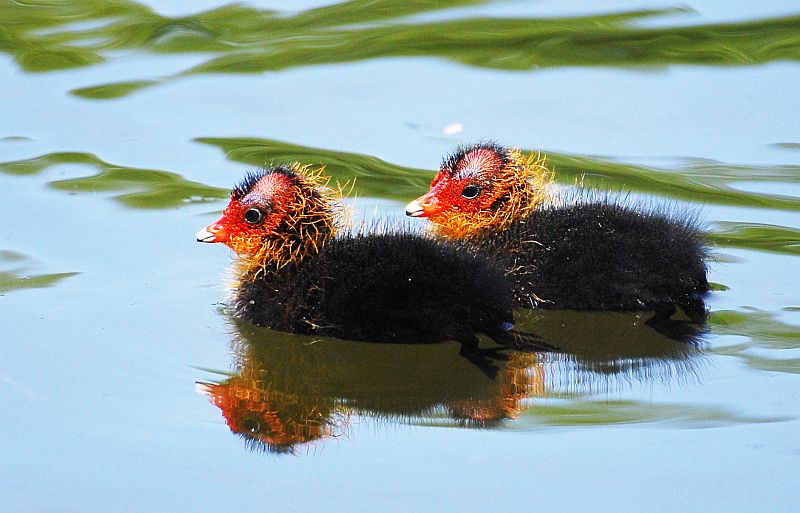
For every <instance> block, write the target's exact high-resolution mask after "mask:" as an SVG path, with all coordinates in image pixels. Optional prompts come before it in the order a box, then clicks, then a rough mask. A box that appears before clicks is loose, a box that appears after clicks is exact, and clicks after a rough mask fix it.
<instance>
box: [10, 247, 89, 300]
mask: <svg viewBox="0 0 800 513" xmlns="http://www.w3.org/2000/svg"><path fill="white" fill-rule="evenodd" d="M0 266H2V268H0V295H3V294H5V293H6V292H10V291H13V290H20V289H41V288H45V287H52V286H53V285H56V284H57V283H58V282H60V281H61V280H63V279H65V278H69V277H71V276H75V275H78V274H80V273H77V272H72V273H53V274H31V273H30V270H31V268H32V267H33V263H32V262H31V259H30V258H28V257H27V256H25V255H23V254H21V253H17V252H15V251H0Z"/></svg>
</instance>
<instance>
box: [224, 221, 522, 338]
mask: <svg viewBox="0 0 800 513" xmlns="http://www.w3.org/2000/svg"><path fill="white" fill-rule="evenodd" d="M512 306H513V294H512V285H511V283H510V282H509V280H508V278H506V277H505V274H504V271H503V270H502V266H500V265H497V264H495V263H494V262H493V261H492V260H491V259H490V257H489V256H487V255H481V254H477V253H476V252H474V251H471V250H469V249H467V248H463V247H462V248H458V247H456V246H455V245H452V244H449V243H447V242H443V241H437V240H433V239H430V238H427V237H424V236H419V235H415V234H411V233H404V232H399V233H380V234H371V235H342V236H340V237H337V238H334V239H331V240H329V241H327V242H326V243H325V244H324V246H323V247H322V248H321V249H320V251H319V253H316V254H311V255H308V256H306V257H305V258H303V260H302V261H301V262H299V263H292V264H289V265H287V266H285V267H283V268H281V269H279V270H274V269H272V270H267V271H266V272H265V271H261V272H260V273H259V274H257V276H256V277H255V278H254V279H248V278H247V277H245V278H244V279H243V280H242V283H241V284H240V285H239V287H238V289H237V290H236V293H235V295H234V298H233V307H234V309H235V311H236V313H237V315H239V316H240V317H242V318H244V319H246V320H248V321H250V322H252V323H254V324H258V325H261V326H266V327H268V328H272V329H276V330H280V331H288V332H292V333H299V334H309V335H312V334H316V335H322V336H331V337H337V338H344V339H350V340H364V341H373V342H390V343H431V342H439V341H443V340H449V339H453V340H458V341H460V342H462V344H466V345H472V344H473V343H474V341H475V335H474V333H475V332H482V333H485V334H487V335H490V336H493V335H497V336H500V335H502V334H504V333H505V330H506V329H507V328H508V327H510V325H511V323H512V322H513V316H512ZM466 345H465V347H466Z"/></svg>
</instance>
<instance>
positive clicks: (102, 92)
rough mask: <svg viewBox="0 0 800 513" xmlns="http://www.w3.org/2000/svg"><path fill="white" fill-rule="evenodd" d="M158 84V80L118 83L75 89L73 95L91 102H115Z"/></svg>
mask: <svg viewBox="0 0 800 513" xmlns="http://www.w3.org/2000/svg"><path fill="white" fill-rule="evenodd" d="M157 83H158V81H157V80H134V81H132V82H118V83H116V84H106V85H100V86H93V87H83V88H81V89H73V90H72V94H74V95H75V96H80V97H81V98H88V99H91V100H113V99H115V98H120V97H123V96H127V95H129V94H130V93H133V92H135V91H138V90H139V89H144V88H146V87H150V86H152V85H155V84H157Z"/></svg>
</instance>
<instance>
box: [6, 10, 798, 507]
mask: <svg viewBox="0 0 800 513" xmlns="http://www.w3.org/2000/svg"><path fill="white" fill-rule="evenodd" d="M144 3H145V4H147V5H151V6H153V7H154V8H155V9H157V10H158V11H159V12H161V13H165V14H169V15H179V14H181V15H183V14H190V13H195V12H197V11H199V10H202V9H207V8H211V7H214V6H218V5H222V4H223V3H222V2H217V1H214V0H204V1H203V2H195V3H192V5H191V6H187V4H185V3H183V2H173V1H169V2H163V1H156V0H153V1H150V2H144ZM251 4H252V5H256V6H259V7H262V8H276V9H283V8H284V7H283V6H282V5H281V4H282V3H280V2H251ZM325 4H326V3H324V2H302V3H297V4H296V5H294V6H293V7H292V8H291V10H295V9H297V10H302V9H304V8H307V7H311V6H312V5H325ZM669 6H672V4H669V3H666V2H656V3H652V4H642V3H641V2H632V1H625V0H615V1H613V2H587V3H568V4H564V3H562V2H553V1H542V2H519V1H509V2H499V3H487V4H485V5H481V6H476V7H463V8H460V9H457V10H453V11H452V12H445V13H437V14H427V15H421V17H420V19H445V18H447V17H448V16H453V17H456V16H461V15H463V14H464V13H475V14H477V13H480V14H494V15H498V16H507V15H514V16H520V15H525V16H556V15H558V16H563V15H575V14H595V13H601V12H609V11H615V10H627V9H633V8H642V7H648V8H649V7H669ZM689 6H690V7H692V8H693V9H694V10H695V13H693V14H686V15H682V16H677V17H669V18H666V19H664V20H660V21H659V22H658V23H665V24H666V23H667V22H668V21H672V22H674V20H676V19H682V20H685V21H683V22H682V23H686V24H691V23H707V22H715V21H729V20H734V21H736V20H743V19H754V18H760V17H767V16H777V15H783V14H790V13H796V12H798V10H800V9H798V6H797V4H796V2H790V1H769V2H763V3H761V4H759V5H758V6H756V5H750V4H749V3H745V2H736V3H733V4H732V3H726V2H708V1H706V2H702V1H699V0H693V1H692V2H691V3H690V4H689ZM1 8H2V6H0V9H1ZM289 12H291V11H289ZM108 56H109V59H108V62H106V63H103V64H99V65H95V66H90V67H86V68H76V69H71V70H67V71H54V72H47V73H28V72H25V71H22V70H21V69H20V68H19V67H18V66H17V64H16V63H15V62H14V61H13V60H12V58H11V57H10V56H9V55H6V54H0V77H1V78H2V84H3V86H4V87H3V90H4V92H5V99H4V101H2V102H0V138H7V139H2V140H0V161H4V162H9V161H14V160H19V159H28V158H33V157H36V156H39V155H42V154H46V153H53V152H59V151H76V152H86V153H93V154H96V155H97V156H99V157H100V158H102V159H103V160H104V161H106V162H110V163H115V164H118V165H124V166H127V167H140V168H146V169H157V170H165V171H170V172H173V173H177V174H179V175H181V176H183V177H184V178H186V179H187V180H191V181H196V182H200V183H203V184H207V185H211V186H215V187H223V188H229V187H230V186H231V185H233V184H234V183H235V182H236V181H237V180H238V179H239V177H240V176H241V175H242V174H243V172H244V171H246V170H247V169H248V166H245V165H242V164H239V163H236V162H233V161H231V160H228V159H227V158H226V156H225V155H224V154H223V153H222V152H220V151H219V150H218V149H216V148H214V147H212V146H208V145H204V144H200V143H197V142H195V141H194V139H195V138H198V137H259V138H265V139H275V140H279V141H286V142H290V143H292V144H298V145H304V146H310V147H315V148H324V149H329V150H336V151H346V152H353V153H358V154H364V155H370V156H374V157H377V158H380V159H382V160H385V161H388V162H391V163H394V164H398V165H403V166H409V167H415V168H422V169H428V170H433V169H435V168H436V167H437V166H438V164H439V162H440V160H441V158H442V155H444V154H445V153H447V152H448V151H451V150H452V149H453V148H454V147H455V146H456V145H458V144H459V143H460V142H468V141H475V140H478V139H482V138H487V137H489V138H493V139H496V140H498V141H500V142H502V143H503V144H508V145H513V146H518V147H521V148H523V149H542V150H544V151H549V152H559V153H568V154H577V155H597V156H603V157H606V158H609V159H612V160H615V161H620V162H629V163H648V162H656V161H657V162H659V163H661V164H663V165H664V166H666V167H668V168H669V167H670V166H673V167H676V168H679V167H680V166H681V165H682V163H683V162H685V159H687V158H691V159H710V160H712V161H715V162H719V163H723V164H730V165H754V166H771V165H799V164H800V151H798V150H797V149H796V148H795V149H792V148H784V147H780V146H777V145H778V144H780V143H800V123H798V121H797V114H798V112H800V95H798V94H797V91H798V85H800V66H798V64H797V62H773V63H770V64H766V65H758V66H739V67H706V66H699V65H693V66H670V67H666V68H660V69H640V68H635V69H633V68H632V69H615V68H590V67H578V66H574V67H560V68H550V69H546V70H531V71H524V72H510V71H498V70H490V69H481V68H474V67H468V66H465V65H461V64H457V63H454V62H450V61H444V60H440V59H436V58H430V57H425V58H412V57H404V58H384V59H376V60H368V61H361V62H355V63H345V64H334V65H321V66H311V67H303V68H296V69H288V70H285V71H281V72H277V73H264V74H252V75H235V74H230V75H224V74H210V75H193V76H187V77H180V78H175V79H172V80H168V81H166V82H165V83H163V84H161V85H158V86H157V87H152V88H148V89H144V90H142V91H139V92H137V93H135V94H132V95H130V96H126V97H123V98H118V99H114V100H109V101H96V100H86V99H81V98H79V97H76V96H73V95H70V94H68V92H69V91H70V90H73V89H75V88H80V87H87V86H91V85H97V84H101V83H108V82H118V81H124V80H134V79H142V78H153V77H161V76H171V75H173V74H174V73H177V72H179V71H181V70H185V69H187V68H189V67H190V66H192V65H195V64H198V63H201V62H203V61H205V60H206V57H207V56H205V55H192V54H172V55H158V54H151V53H144V52H132V51H117V52H114V51H112V52H110V53H109V54H108ZM454 125H463V129H461V130H457V129H454V128H452V127H453V126H454ZM447 127H451V128H449V129H448V128H447ZM453 130H456V133H451V132H452V131H453ZM96 172H97V171H96V170H94V169H92V168H90V167H88V166H85V165H79V164H62V165H56V166H53V167H50V168H48V169H46V170H45V171H43V172H41V173H39V174H35V175H29V176H15V175H11V174H4V173H0V191H2V193H0V194H2V201H1V202H0V213H1V214H2V215H1V216H0V219H2V226H3V227H2V230H0V250H6V251H13V252H14V254H15V255H17V257H14V258H11V257H9V256H8V255H7V258H5V259H0V272H9V273H11V274H14V275H15V276H17V277H18V278H19V279H20V280H21V281H20V283H24V279H25V278H26V277H34V276H38V275H43V274H57V273H77V274H75V275H71V276H64V277H63V278H61V279H58V280H57V281H55V282H54V283H53V284H52V285H51V286H49V287H47V288H27V287H25V286H22V285H20V287H18V288H13V289H10V290H4V289H1V288H0V322H2V327H3V330H2V336H0V341H2V343H0V439H2V440H3V441H2V443H0V475H2V476H3V477H2V478H1V479H0V497H2V498H1V499H0V511H8V512H12V511H13V512H62V511H63V512H67V511H76V512H77V511H80V512H92V511H98V512H100V511H119V512H128V511H130V512H134V511H137V512H138V511H153V512H155V511H187V512H188V511H191V512H202V511H209V512H210V511H231V510H236V509H245V508H247V509H256V510H270V511H281V512H295V511H296V512H306V511H311V510H319V509H322V510H325V511H330V512H338V511H342V512H351V511H386V512H390V511H398V512H410V511H420V512H440V511H441V512H449V511H462V512H464V511H475V512H478V511H504V510H505V511H516V510H543V511H544V510H552V511H602V510H607V509H613V510H615V511H620V512H627V511H630V512H640V511H649V512H659V511H684V512H688V511H698V512H699V511H702V512H704V513H708V512H714V511H720V512H733V511H754V512H755V511H776V512H777V511H793V510H795V509H796V507H797V506H796V505H797V504H798V500H800V492H799V491H798V487H797V485H796V481H797V474H798V471H800V437H798V428H800V422H798V418H799V417H800V379H799V378H798V375H800V345H798V339H797V332H800V292H799V291H800V287H798V284H800V283H799V282H800V279H799V278H800V272H798V257H797V256H796V254H795V255H791V254H776V253H768V252H764V251H755V250H746V249H735V248H721V247H720V248H716V249H715V261H714V262H713V263H712V264H711V266H710V272H709V278H710V280H711V281H712V282H715V283H718V284H722V285H724V286H725V287H726V288H727V290H724V291H718V292H715V293H713V294H712V295H711V297H710V298H709V301H708V305H709V308H710V310H711V312H712V314H713V313H714V312H721V311H727V310H731V311H735V312H739V313H743V314H753V313H754V312H756V313H763V316H764V318H765V319H766V320H765V321H764V323H763V324H759V323H757V322H756V321H753V320H751V321H750V322H749V323H746V324H745V325H743V326H736V327H733V328H729V327H727V326H724V325H722V324H713V323H712V324H711V326H710V333H709V334H708V335H707V336H706V337H705V338H704V343H703V344H702V350H701V355H700V356H697V357H694V359H692V360H691V364H690V365H689V367H690V369H689V370H688V371H685V370H683V371H682V370H681V369H680V367H681V366H680V364H677V365H676V364H675V363H674V362H673V363H664V364H658V363H657V364H655V365H654V366H653V367H652V368H650V369H649V370H648V371H647V372H645V373H636V372H633V373H620V374H607V375H600V376H598V375H589V376H588V377H587V375H585V374H581V373H580V372H578V370H576V368H575V366H574V365H572V364H571V363H570V362H569V361H568V360H567V361H560V362H559V361H555V360H553V361H546V362H545V363H543V364H542V368H543V369H544V370H545V372H546V375H547V379H546V386H545V389H546V391H545V393H542V394H539V395H536V394H534V395H532V396H531V397H529V398H528V399H526V400H525V402H524V405H525V408H524V410H523V411H522V412H521V413H520V414H519V416H518V418H517V419H515V420H511V421H508V422H506V423H504V424H502V425H501V426H499V428H497V429H466V428H459V427H457V426H454V425H453V423H452V422H451V423H447V422H442V424H445V426H441V427H438V426H431V425H427V424H430V423H431V421H426V419H424V418H412V419H398V418H388V419H387V418H381V417H379V416H370V415H367V414H363V413H362V414H359V412H357V411H355V412H353V414H352V416H351V417H350V419H349V427H348V428H347V429H346V430H345V433H344V435H343V436H339V437H338V438H335V439H333V438H332V439H327V440H324V441H319V442H316V443H311V444H308V445H303V446H301V447H299V448H298V449H297V450H296V451H295V452H296V453H295V454H294V455H280V456H278V455H270V454H263V453H258V452H255V453H254V452H251V451H249V450H248V449H247V448H246V447H245V445H244V444H243V443H242V440H240V439H239V438H238V437H236V436H234V435H233V434H232V433H231V432H230V430H229V429H228V427H227V426H226V424H225V420H224V419H223V418H222V416H221V414H220V410H219V409H218V408H217V407H215V406H214V405H213V404H211V403H210V402H209V401H208V398H207V397H205V396H203V395H201V394H199V393H197V392H196V391H195V382H197V381H213V380H215V379H216V380H222V379H224V376H222V375H221V374H219V373H218V372H214V371H221V372H227V371H230V370H231V369H232V367H233V365H234V363H235V355H233V354H232V349H231V347H230V341H231V331H232V328H231V326H230V323H229V320H228V318H227V317H226V316H225V315H224V314H223V313H222V312H221V310H220V303H221V302H222V301H223V300H224V297H225V293H226V289H225V280H226V272H225V269H226V267H227V266H228V264H229V263H230V261H231V257H230V255H229V254H228V253H227V250H226V249H225V248H223V247H214V246H211V247H208V246H206V245H199V244H197V243H196V242H195V240H194V234H195V233H196V231H197V230H198V229H199V228H201V227H203V226H205V225H206V224H207V223H208V222H210V221H212V220H213V219H215V217H214V216H215V215H217V214H218V213H219V211H220V210H221V209H222V208H223V206H224V200H223V201H216V202H191V203H189V202H187V203H186V204H185V205H182V206H181V207H179V208H164V209H152V210H147V209H134V208H129V207H126V206H125V205H124V204H121V203H120V202H118V201H115V200H114V197H115V196H117V195H119V194H120V192H113V191H100V190H98V191H96V192H93V193H86V192H77V191H76V192H74V193H70V192H68V191H63V190H56V189H53V188H52V187H50V186H49V184H50V183H51V182H53V181H56V180H61V179H65V178H75V177H81V176H89V175H93V174H95V173H96ZM610 185H611V186H612V187H613V188H616V189H624V184H622V183H620V184H610ZM742 190H752V191H756V192H760V193H764V194H773V195H787V196H790V197H793V198H794V199H796V200H797V201H798V202H800V194H798V189H797V183H796V182H792V183H790V182H789V181H788V180H787V181H786V182H785V183H781V182H777V183H776V182H770V181H765V182H759V183H757V184H754V183H751V182H748V183H747V184H745V185H743V186H742ZM356 192H358V185H357V184H356ZM420 192H424V191H420ZM408 199H409V200H410V199H412V198H408ZM665 199H668V198H665ZM403 203H404V202H403V201H390V200H385V199H382V200H378V199H373V198H370V197H366V196H359V197H358V199H357V200H356V209H357V210H359V211H361V212H363V213H364V215H365V216H367V217H369V216H370V215H371V214H370V213H376V214H377V215H381V216H401V215H402V206H403ZM693 207H695V208H696V209H698V211H699V212H700V213H701V214H700V215H701V216H702V217H703V218H704V219H705V220H706V221H707V224H708V225H709V226H711V227H712V228H713V223H714V222H715V221H736V222H749V223H764V224H771V225H776V226H785V227H792V228H795V229H797V228H800V222H798V218H797V213H796V212H788V211H780V210H768V209H757V208H744V207H732V206H714V205H708V204H696V205H693ZM795 244H800V242H798V241H795ZM576 322H577V321H576ZM581 322H583V323H585V324H586V326H588V328H587V329H589V330H591V326H593V325H594V324H593V323H594V322H595V321H594V320H592V318H591V317H587V318H584V319H583V320H582V321H581ZM776 330H777V331H781V330H783V333H788V334H789V335H787V336H783V337H776V336H775V335H774V333H775V331H776ZM792 334H794V336H792ZM450 350H453V351H454V352H455V351H457V347H456V346H455V345H454V344H452V345H451V346H448V345H445V346H444V347H443V348H442V349H441V351H443V352H447V351H450ZM676 368H677V370H676ZM416 372H418V370H416V369H408V374H407V379H408V380H409V381H414V379H415V373H416ZM590 374H591V373H590ZM401 375H402V374H401ZM221 376H222V377H221ZM397 386H398V388H400V389H402V386H403V380H401V379H398V385H397ZM562 408H563V409H562Z"/></svg>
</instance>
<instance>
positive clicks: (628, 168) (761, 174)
mask: <svg viewBox="0 0 800 513" xmlns="http://www.w3.org/2000/svg"><path fill="white" fill-rule="evenodd" d="M547 158H548V161H549V162H550V164H551V165H552V167H553V168H554V169H555V172H556V176H557V179H558V181H559V182H561V183H570V182H572V183H580V184H582V185H585V186H588V187H597V188H601V189H609V188H610V189H620V188H621V189H623V190H625V191H635V192H644V193H648V194H657V195H660V196H667V197H670V198H675V199H682V200H687V201H692V202H699V203H705V204H713V205H727V206H742V207H755V208H770V209H778V210H790V211H798V210H800V198H796V197H794V196H782V195H772V194H759V193H753V192H746V191H741V190H737V189H735V188H734V187H733V186H734V185H735V184H737V183H746V182H773V183H776V184H778V183H800V166H790V165H785V166H737V165H728V164H721V163H718V162H712V161H705V160H687V161H686V162H685V163H684V164H683V165H682V166H681V167H680V168H678V169H658V168H654V167H647V166H641V165H633V164H622V163H618V162H612V161H609V160H607V159H603V158H598V157H585V156H573V155H564V154H558V153H552V154H548V155H547ZM775 188H776V189H779V187H777V186H776V187H775Z"/></svg>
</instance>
